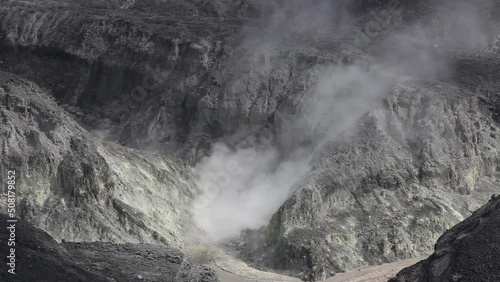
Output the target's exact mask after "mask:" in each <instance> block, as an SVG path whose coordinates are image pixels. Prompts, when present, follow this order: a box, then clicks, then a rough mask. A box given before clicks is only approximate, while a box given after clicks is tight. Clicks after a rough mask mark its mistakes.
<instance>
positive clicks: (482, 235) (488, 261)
mask: <svg viewBox="0 0 500 282" xmlns="http://www.w3.org/2000/svg"><path fill="white" fill-rule="evenodd" d="M499 220H500V197H498V196H497V197H492V199H491V200H490V201H489V202H488V204H486V205H485V206H483V207H481V208H480V209H479V210H477V211H476V212H474V213H473V214H472V215H471V216H470V217H468V218H467V219H466V220H464V221H462V222H460V223H459V224H457V225H455V226H454V227H453V228H451V229H450V230H448V231H446V232H445V233H444V235H443V236H441V237H440V238H439V240H438V242H437V243H436V246H435V250H434V253H433V254H432V256H430V257H429V258H428V259H426V260H423V261H421V262H419V263H418V264H416V265H413V266H410V267H408V268H405V269H403V270H402V271H401V272H399V273H398V274H397V277H396V278H394V279H391V281H394V282H397V281H400V282H404V281H415V282H419V281H497V280H498V279H500V272H499V269H500V261H499V260H498V253H499V252H500V244H499V240H500V224H499V223H500V222H499Z"/></svg>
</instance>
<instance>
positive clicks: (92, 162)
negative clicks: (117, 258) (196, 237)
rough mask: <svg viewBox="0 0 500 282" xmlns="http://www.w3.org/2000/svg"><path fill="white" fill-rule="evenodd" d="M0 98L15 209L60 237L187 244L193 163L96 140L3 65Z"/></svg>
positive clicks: (5, 165)
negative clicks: (13, 176)
mask: <svg viewBox="0 0 500 282" xmlns="http://www.w3.org/2000/svg"><path fill="white" fill-rule="evenodd" d="M0 101H2V103H1V105H0V116H1V118H2V120H3V122H2V125H0V132H1V133H2V136H4V137H5V138H3V139H2V140H1V141H0V142H1V146H2V158H1V161H0V167H1V169H2V170H3V171H7V170H15V171H16V175H17V183H16V197H17V204H18V206H17V213H18V214H17V215H18V216H20V217H22V218H24V219H28V220H29V221H31V222H33V223H35V224H36V225H37V226H38V227H40V228H43V229H44V230H45V231H47V232H49V233H50V234H51V235H52V236H53V237H54V238H55V239H57V240H59V241H60V240H62V239H65V240H68V241H108V242H145V243H146V242H163V243H165V244H171V245H175V246H182V245H183V238H182V235H181V234H183V233H185V232H187V231H188V230H190V228H194V227H193V226H192V224H190V223H189V220H188V217H189V216H188V211H187V207H188V206H189V202H190V201H191V200H192V199H193V198H194V197H195V195H196V194H197V193H198V192H197V190H196V188H195V186H194V184H193V182H192V179H191V180H190V170H189V169H187V168H186V167H185V166H183V165H180V164H178V163H177V162H174V161H173V160H171V159H169V158H166V157H160V156H156V155H152V154H147V153H142V152H137V151H135V150H132V149H128V148H124V147H121V146H118V145H115V144H112V143H108V142H101V141H99V140H98V139H97V138H95V137H93V136H92V135H91V134H89V133H88V132H87V131H86V130H85V129H83V128H81V127H80V126H79V125H78V124H77V123H76V122H75V121H74V120H73V119H72V118H71V117H70V116H69V115H68V114H66V113H65V112H64V111H63V110H61V109H60V108H59V106H58V105H57V104H56V103H55V101H53V99H52V98H50V97H49V96H48V95H46V94H45V93H44V92H43V91H42V90H41V89H40V88H39V87H38V86H37V85H35V84H34V83H32V82H29V81H26V80H24V79H21V78H19V77H17V76H15V75H12V74H8V73H5V72H0ZM4 177H6V175H4V174H2V180H5V181H6V178H4ZM6 204H7V203H6V198H5V197H2V206H4V207H5V206H6ZM5 211H6V210H5Z"/></svg>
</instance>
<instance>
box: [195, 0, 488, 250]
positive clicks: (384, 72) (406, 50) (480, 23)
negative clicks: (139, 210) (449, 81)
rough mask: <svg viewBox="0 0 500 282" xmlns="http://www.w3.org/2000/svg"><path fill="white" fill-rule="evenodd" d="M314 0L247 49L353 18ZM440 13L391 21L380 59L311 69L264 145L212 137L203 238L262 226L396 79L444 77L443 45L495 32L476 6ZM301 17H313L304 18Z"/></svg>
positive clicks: (284, 14) (295, 4) (477, 40)
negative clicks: (420, 20)
mask: <svg viewBox="0 0 500 282" xmlns="http://www.w3.org/2000/svg"><path fill="white" fill-rule="evenodd" d="M313 2H314V3H315V4H314V5H308V4H307V3H309V2H308V1H305V0H304V1H297V0H295V1H290V4H288V5H286V4H285V5H286V6H285V7H283V8H282V9H280V10H278V11H277V12H276V14H275V15H274V16H273V17H271V20H270V23H269V24H268V27H267V28H266V29H265V30H264V31H262V32H261V33H260V35H261V37H260V38H259V36H258V35H256V34H251V35H250V36H249V40H248V42H247V43H246V46H245V47H246V48H250V47H251V48H253V50H254V51H255V54H257V55H256V56H260V55H262V54H261V53H262V52H263V50H268V48H269V46H271V45H273V46H274V47H276V46H279V44H286V43H280V42H281V40H284V39H286V38H285V36H284V34H286V32H287V31H288V32H289V33H299V34H304V35H307V36H309V37H311V36H313V37H314V36H316V35H317V36H324V35H325V34H327V33H328V31H331V32H339V31H341V30H348V29H349V28H348V27H347V26H344V25H347V24H348V23H349V24H350V23H353V22H355V19H354V18H349V17H346V14H345V11H344V10H342V13H340V12H339V11H340V10H339V8H338V7H340V6H339V5H336V4H335V3H337V2H335V1H333V2H332V1H313ZM396 2H397V1H396ZM332 3H333V4H332ZM338 3H340V2H338ZM318 5H319V6H318ZM317 7H321V9H317ZM436 9H437V8H436ZM437 10H438V11H439V13H442V14H440V16H439V17H435V18H438V19H439V21H438V22H431V23H428V24H427V23H426V24H425V25H423V24H420V25H413V26H410V27H408V28H405V29H404V30H403V31H401V28H399V27H398V28H394V29H395V30H398V31H392V35H390V36H389V35H388V34H389V31H391V26H388V27H387V30H388V31H387V34H386V33H384V32H380V33H379V35H380V37H379V38H371V39H370V40H372V41H374V42H375V41H376V46H379V48H376V47H374V48H372V49H370V52H371V53H372V54H375V56H374V58H376V59H374V60H372V61H371V62H370V63H369V64H366V62H364V63H361V62H354V63H351V64H349V65H342V64H335V65H324V66H318V67H316V68H315V69H313V70H311V72H314V77H315V80H314V82H315V83H314V84H313V86H312V87H310V89H306V90H305V91H303V93H290V94H289V95H292V96H294V97H295V96H300V95H303V96H302V97H301V99H302V101H301V102H300V103H298V104H299V105H300V107H298V108H297V109H296V114H295V115H291V114H286V113H283V112H280V111H278V112H276V114H275V126H276V127H277V128H276V130H274V131H273V132H274V133H273V132H270V131H269V132H268V133H269V134H268V135H269V136H270V137H269V138H267V139H266V140H267V141H268V142H260V143H261V144H260V145H259V146H257V147H251V148H243V149H236V150H233V149H230V148H229V147H228V146H227V145H225V144H222V143H219V144H215V145H214V146H213V148H212V153H211V155H210V156H208V157H206V158H204V159H202V160H201V161H200V162H199V163H198V164H197V165H196V167H195V171H196V173H197V174H198V180H199V181H198V184H199V187H200V188H201V190H202V191H203V193H202V195H201V196H200V197H198V198H197V199H196V200H195V202H194V204H193V207H192V212H193V214H194V219H195V221H196V223H197V224H198V226H199V227H200V228H202V229H204V230H205V231H206V232H207V237H208V238H209V239H210V240H212V241H218V240H222V239H226V238H228V237H231V236H237V235H238V234H239V233H240V232H241V231H242V230H244V229H246V228H259V227H262V226H264V225H266V224H267V223H268V221H269V220H270V218H271V216H272V215H273V214H274V213H275V212H276V211H277V210H278V209H279V207H280V206H281V205H282V204H283V203H284V202H285V201H286V200H287V199H288V198H289V197H290V196H291V195H292V194H293V192H294V191H296V190H297V189H300V180H301V179H302V178H303V176H304V175H305V174H307V173H314V172H311V167H312V160H313V159H315V158H316V157H317V156H316V154H320V151H321V149H322V148H323V146H324V145H325V143H327V142H330V141H334V140H335V139H336V138H338V137H339V135H340V134H343V135H345V134H346V133H347V134H348V133H349V132H350V131H351V129H353V128H354V127H355V125H356V122H357V121H358V120H359V119H360V118H361V117H362V116H363V115H364V114H366V113H367V112H368V111H370V110H371V109H373V108H374V107H376V106H377V105H378V103H380V102H381V101H382V98H383V97H384V96H385V95H387V94H388V93H389V92H390V89H391V85H393V83H394V82H395V81H396V80H397V78H399V77H402V76H415V77H420V78H426V79H439V78H441V77H442V76H443V75H447V74H448V73H449V71H450V70H449V65H450V64H449V61H448V60H447V58H446V56H445V55H444V54H445V53H446V52H447V51H449V50H451V51H453V50H454V49H460V51H463V50H470V49H474V48H484V47H486V46H487V43H488V39H489V33H488V29H487V28H486V27H487V25H485V24H484V22H485V21H484V19H485V18H484V16H481V13H479V10H478V8H476V7H475V6H471V5H468V4H464V3H460V4H457V3H453V4H451V6H449V7H448V6H446V7H444V6H443V7H440V8H439V9H437ZM399 11H400V12H402V11H403V9H400V10H399ZM341 15H342V17H341V18H339V17H340V16H341ZM399 16H401V15H399ZM304 17H305V18H307V19H309V18H312V19H314V20H313V21H307V20H306V21H304V20H303V19H304ZM464 19H465V20H464ZM335 24H336V26H335ZM339 25H340V26H339ZM456 29H460V32H458V31H457V30H456ZM292 31H293V32H292ZM316 31H319V32H317V33H316ZM332 36H334V37H338V36H339V34H332ZM285 41H286V40H285ZM263 46H264V47H263ZM358 51H359V50H358ZM366 52H368V51H366ZM255 61H256V62H257V61H258V60H255Z"/></svg>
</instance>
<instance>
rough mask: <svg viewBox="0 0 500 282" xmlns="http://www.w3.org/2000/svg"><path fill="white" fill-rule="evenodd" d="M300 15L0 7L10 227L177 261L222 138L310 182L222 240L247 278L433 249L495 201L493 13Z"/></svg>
mask: <svg viewBox="0 0 500 282" xmlns="http://www.w3.org/2000/svg"><path fill="white" fill-rule="evenodd" d="M312 2H314V5H316V4H317V5H319V6H310V5H304V4H303V2H301V1H288V2H286V1H257V0H255V1H244V0H241V1H224V0H219V1H195V0H191V1H173V0H169V1H159V0H158V1H155V0H136V1H133V0H122V1H104V0H103V1H88V2H84V3H82V2H81V1H70V0H55V1H49V0H37V1H30V2H27V1H18V0H8V1H3V2H2V6H1V7H0V19H1V20H0V50H1V51H0V69H1V70H3V71H6V72H1V73H0V78H1V80H0V82H1V84H0V85H1V88H0V95H1V96H0V99H1V101H2V103H1V104H0V113H1V117H2V119H3V121H4V122H3V123H2V125H1V126H0V131H2V136H5V138H3V139H1V140H0V141H1V142H2V158H1V161H0V165H1V169H2V170H3V171H5V170H6V169H9V168H16V169H17V170H18V171H19V174H20V176H21V177H20V179H19V183H18V185H19V195H18V197H19V201H20V202H21V203H20V214H19V215H20V216H21V217H23V218H25V219H27V220H29V221H31V222H33V223H34V224H35V225H36V226H38V227H40V228H42V229H44V230H45V231H47V232H48V233H50V234H51V235H52V236H53V237H54V238H55V239H57V240H62V239H65V240H68V241H109V242H132V243H158V242H161V243H165V244H168V245H175V246H179V247H182V246H183V245H185V241H189V239H191V238H190V237H191V236H185V234H186V233H188V232H193V234H196V235H195V236H193V237H196V239H198V238H197V237H198V233H197V232H196V231H195V230H196V227H194V224H193V222H192V220H191V217H190V212H191V211H190V210H189V207H190V204H191V202H192V200H193V199H195V198H196V197H197V195H199V193H200V191H199V190H200V189H198V188H201V189H203V188H206V187H196V183H195V178H196V177H195V175H194V174H192V173H191V171H190V169H189V168H188V167H187V166H186V165H184V164H183V162H186V163H188V164H191V165H195V164H196V163H199V161H200V159H203V158H204V157H205V156H207V155H209V156H210V154H211V153H212V152H211V151H212V150H211V149H212V148H213V147H212V145H213V144H215V143H217V142H220V143H224V144H225V145H227V147H228V148H229V149H228V150H230V151H238V150H239V149H248V148H250V149H253V150H255V151H257V152H260V151H259V150H261V148H263V150H262V151H263V152H264V155H265V154H266V152H268V151H272V152H273V153H275V155H276V159H273V160H272V161H271V164H269V166H270V168H269V172H270V174H272V173H274V171H276V170H279V169H280V167H282V166H286V165H291V166H294V165H297V166H300V167H303V166H304V167H307V169H304V170H300V173H296V175H292V176H291V177H286V178H288V179H290V178H292V179H294V180H295V179H296V180H297V181H294V183H292V184H293V185H289V186H293V187H286V189H287V191H289V193H288V192H287V193H285V194H286V195H285V196H286V199H285V198H284V199H283V201H281V202H280V203H279V204H280V205H281V204H282V203H283V202H284V204H282V205H281V207H278V206H276V207H275V210H273V213H274V216H272V218H271V217H270V216H269V218H267V219H266V220H267V221H269V224H268V225H267V226H265V227H263V228H261V229H259V230H253V231H246V232H245V233H244V234H243V236H242V237H241V238H238V239H237V240H236V243H233V244H231V246H230V247H231V248H236V250H237V251H239V252H240V255H241V257H242V258H243V259H245V260H246V261H247V262H249V263H250V264H251V265H252V266H255V267H259V268H262V269H266V270H272V271H278V272H283V273H285V274H290V275H293V276H296V277H300V278H302V279H304V280H322V279H325V278H327V277H329V276H331V275H334V274H335V273H336V272H341V271H347V270H350V269H354V268H358V267H361V266H366V265H370V264H380V263H384V262H391V261H395V260H399V259H405V258H410V257H415V256H419V255H422V254H426V253H428V252H430V251H431V250H432V244H433V242H434V241H435V240H436V239H437V238H438V237H439V236H440V235H441V234H442V233H443V232H444V231H445V230H446V229H447V228H449V227H451V226H453V225H454V224H455V223H457V222H459V221H461V220H463V219H464V218H466V217H467V216H469V215H470V213H471V212H472V211H474V210H476V209H477V208H478V207H480V206H481V205H482V204H484V202H486V200H487V199H489V197H490V196H491V195H492V194H494V193H498V191H499V190H498V183H497V182H498V168H497V166H498V163H499V160H500V159H499V156H498V150H499V149H500V148H499V146H500V143H499V139H498V138H500V137H499V136H500V135H499V134H500V127H499V119H498V117H499V111H498V98H497V95H496V94H497V92H498V87H497V84H496V83H495V81H497V80H498V79H500V77H499V76H500V72H498V69H499V67H498V63H499V56H498V48H499V46H500V45H499V43H498V42H499V41H498V39H496V40H495V37H496V38H498V34H497V30H498V29H497V27H498V14H499V13H498V11H499V7H500V5H498V1H479V2H477V3H479V4H474V6H473V7H474V9H473V10H476V8H477V12H478V14H479V15H481V16H479V17H478V16H476V15H472V14H465V15H462V14H461V13H462V12H463V11H462V10H460V9H458V8H457V9H458V11H454V10H452V12H455V14H454V16H457V15H456V14H458V16H459V17H458V18H459V19H463V18H468V19H470V21H459V22H455V21H453V19H452V20H449V22H447V21H446V19H447V16H448V13H447V12H449V9H442V10H443V11H441V10H439V9H438V8H439V7H438V6H439V5H438V4H436V1H396V2H397V4H398V5H397V7H393V6H391V4H390V3H387V2H385V1H365V0H358V1H351V2H350V3H349V4H346V3H347V2H335V3H338V5H333V6H330V4H331V3H330V4H325V5H323V4H324V3H326V2H325V1H312ZM444 2H447V1H444ZM451 2H452V1H451ZM462 2H467V1H462ZM290 3H291V4H290ZM332 3H333V1H332ZM452 3H454V2H452ZM475 3H476V2H475ZM321 5H323V6H321ZM443 7H446V6H443ZM434 10H436V11H439V12H438V13H434ZM346 11H350V12H351V13H352V17H347V18H346V17H343V16H342V15H345V12H346ZM467 11H468V10H467ZM318 13H319V14H318ZM332 13H333V14H334V15H335V17H334V18H335V20H334V21H331V20H330V17H329V16H330V15H332ZM483 13H486V14H483ZM469 16H470V17H469ZM310 19H314V20H310ZM436 19H437V20H441V19H444V20H445V22H444V24H443V23H438V26H439V25H441V26H443V27H445V28H444V29H443V30H441V31H442V32H441V33H442V34H441V35H439V34H438V35H436V37H434V35H432V36H431V35H429V34H426V33H425V32H424V33H423V35H422V34H420V33H421V32H422V30H426V28H428V25H432V24H434V21H435V20H436ZM306 20H307V23H308V24H305V25H303V24H299V23H302V22H304V21H306ZM374 21H375V22H376V23H375V24H378V25H377V27H375V30H374V27H373V23H374ZM463 22H465V23H463ZM467 24H470V25H467ZM338 26H340V27H341V28H338ZM457 26H458V27H457ZM484 27H488V28H484ZM431 28H432V27H431ZM446 28H448V29H446ZM402 30H411V32H408V31H406V32H407V34H405V33H401V31H402ZM457 30H460V32H456V31H457ZM443 34H445V35H446V36H443ZM409 35H411V36H409ZM411 38H416V40H411ZM485 38H486V39H488V40H489V41H488V42H487V44H483V45H481V46H480V48H479V49H478V48H472V47H477V46H469V45H474V44H476V43H484V42H483V41H486V39H485ZM450 41H451V42H452V43H450ZM401 42H403V43H404V44H401ZM10 73H13V74H10ZM14 74H15V75H14ZM19 77H23V78H24V79H21V78H19ZM25 79H27V80H30V81H33V82H29V81H27V80H25ZM36 85H39V87H38V86H36ZM357 94H359V95H357ZM49 97H50V98H49ZM332 113H333V114H332ZM103 139H104V140H103ZM117 144H120V145H117ZM139 150H142V151H139ZM146 151H148V152H156V153H159V155H154V154H152V153H147V152H146ZM303 152H306V153H303ZM301 154H304V155H305V157H304V155H301ZM296 155H299V157H300V161H299V162H297V163H295V160H294V159H293V157H296ZM170 156H175V157H178V159H174V158H173V157H170ZM179 159H180V160H179ZM224 161H225V160H223V162H224ZM265 165H267V164H261V163H258V162H257V163H255V164H253V166H256V167H258V166H262V167H265ZM250 168H251V167H250ZM250 168H249V169H247V170H246V171H247V172H248V171H251V170H252V169H250ZM216 172H217V173H218V171H216ZM2 177H3V176H2ZM259 177H261V175H251V174H250V175H248V178H249V179H258V178H259ZM288 179H287V180H288ZM0 180H2V182H3V178H2V179H0ZM279 182H280V181H277V182H276V181H275V182H273V185H274V186H276V187H279V186H280V184H279ZM232 184H233V185H234V183H232ZM201 186H203V185H201ZM274 186H273V187H274ZM264 200H265V199H264ZM3 204H5V203H3ZM202 212H203V211H202ZM242 217H243V216H242ZM267 221H266V222H267Z"/></svg>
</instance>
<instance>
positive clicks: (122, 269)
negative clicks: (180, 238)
mask: <svg viewBox="0 0 500 282" xmlns="http://www.w3.org/2000/svg"><path fill="white" fill-rule="evenodd" d="M7 219H9V217H8V216H7V215H5V214H0V220H1V221H2V222H6V221H7ZM0 238H2V242H7V239H8V238H9V232H8V230H7V229H5V228H2V231H0ZM15 248H16V252H15V254H16V256H17V262H16V270H15V275H13V274H10V273H7V271H2V272H1V273H0V277H1V278H2V281H13V282H31V281H40V282H52V281H81V282H85V281H88V282H101V281H103V282H104V281H148V282H153V281H155V282H160V281H179V282H184V281H185V282H187V281H197V282H198V281H199V282H216V281H219V280H218V279H217V276H216V274H215V272H214V271H213V270H211V269H209V268H207V267H203V266H198V265H192V264H191V263H189V262H188V261H187V260H186V259H185V257H184V255H183V254H182V253H180V252H179V251H178V250H175V249H171V248H167V247H164V246H158V245H146V244H138V245H134V244H124V245H114V244H110V243H66V244H63V245H60V244H58V243H57V242H56V241H55V240H54V239H53V238H52V237H51V236H50V235H49V234H47V233H46V232H44V231H42V230H40V229H38V228H36V227H34V226H32V225H31V224H28V223H26V222H22V221H18V223H16V246H15ZM0 251H2V253H4V254H7V253H9V247H8V246H7V244H2V246H0ZM6 260H7V259H6V258H2V263H3V264H4V265H5V264H6V263H7V262H6Z"/></svg>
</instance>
